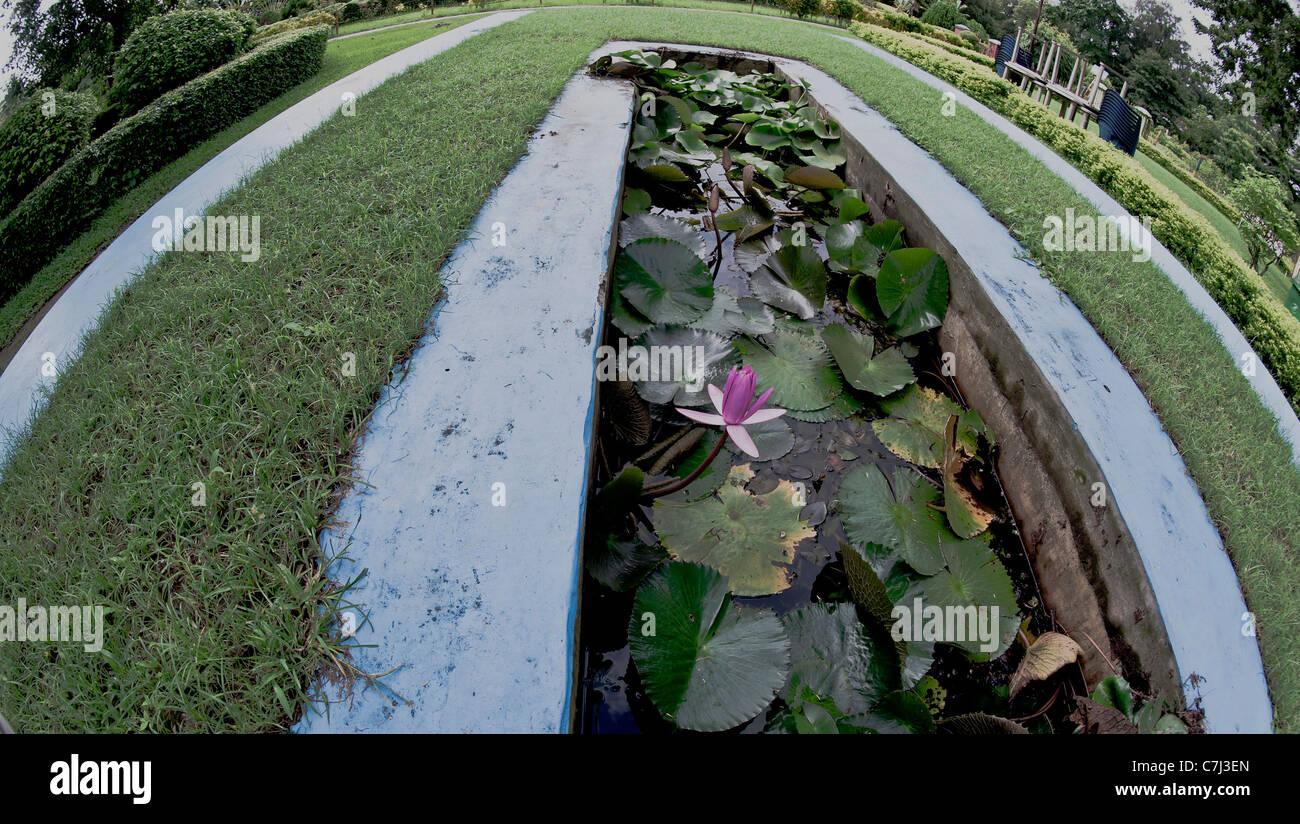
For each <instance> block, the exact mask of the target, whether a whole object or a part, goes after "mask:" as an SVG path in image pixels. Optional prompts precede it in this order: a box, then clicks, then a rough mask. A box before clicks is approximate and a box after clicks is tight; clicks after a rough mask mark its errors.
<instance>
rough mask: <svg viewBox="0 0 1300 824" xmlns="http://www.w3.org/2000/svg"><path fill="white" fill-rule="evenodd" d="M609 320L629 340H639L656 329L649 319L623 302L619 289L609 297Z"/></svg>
mask: <svg viewBox="0 0 1300 824" xmlns="http://www.w3.org/2000/svg"><path fill="white" fill-rule="evenodd" d="M609 319H610V322H611V323H613V324H614V326H616V327H618V330H619V331H620V332H622V333H623V334H624V335H627V336H628V337H629V338H639V337H641V336H642V335H644V334H645V333H646V332H649V331H650V330H651V329H653V328H654V327H655V325H654V323H653V322H652V321H651V320H650V319H649V318H647V317H646V316H645V315H643V314H641V313H640V312H638V311H637V310H636V309H635V308H633V307H632V306H631V304H629V303H628V302H627V301H625V300H623V296H622V295H620V294H619V292H618V290H617V289H615V290H614V292H613V294H611V295H610V296H609Z"/></svg>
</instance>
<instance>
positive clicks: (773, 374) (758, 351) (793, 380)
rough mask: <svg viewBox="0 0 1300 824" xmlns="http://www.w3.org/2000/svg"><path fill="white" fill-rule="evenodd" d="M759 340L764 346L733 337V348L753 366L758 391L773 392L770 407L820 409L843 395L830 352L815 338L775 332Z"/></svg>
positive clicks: (802, 334) (748, 339)
mask: <svg viewBox="0 0 1300 824" xmlns="http://www.w3.org/2000/svg"><path fill="white" fill-rule="evenodd" d="M763 340H764V341H766V343H767V345H766V346H763V345H761V344H759V343H758V342H757V341H755V340H754V339H753V338H737V339H736V341H735V346H736V348H737V349H738V350H740V356H741V358H742V359H743V361H744V363H745V364H746V365H747V366H751V367H753V369H754V373H755V375H756V376H757V378H758V390H759V391H760V392H763V391H766V390H767V389H769V388H771V389H772V390H773V392H772V398H771V401H770V403H771V404H772V405H774V406H780V407H783V408H785V409H796V410H798V409H807V410H811V409H821V408H823V407H825V406H827V405H828V404H830V403H831V402H832V401H834V400H835V399H836V398H837V397H839V395H840V393H841V392H843V390H844V387H843V384H841V383H840V377H839V374H838V373H837V372H836V371H835V367H833V366H831V356H830V353H829V352H827V351H826V347H825V346H824V345H822V342H821V340H820V339H819V338H818V337H817V336H815V335H810V334H804V333H801V332H791V331H787V330H785V329H777V330H776V331H775V332H773V333H772V334H770V335H764V336H763Z"/></svg>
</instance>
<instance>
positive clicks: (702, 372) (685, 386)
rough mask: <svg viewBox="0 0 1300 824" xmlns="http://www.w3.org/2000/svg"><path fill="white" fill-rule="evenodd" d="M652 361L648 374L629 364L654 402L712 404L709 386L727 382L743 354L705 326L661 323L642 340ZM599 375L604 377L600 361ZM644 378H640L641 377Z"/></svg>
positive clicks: (639, 390) (639, 386)
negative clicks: (637, 371) (701, 327)
mask: <svg viewBox="0 0 1300 824" xmlns="http://www.w3.org/2000/svg"><path fill="white" fill-rule="evenodd" d="M639 343H640V345H641V346H642V347H643V348H642V349H641V350H639V351H638V354H640V353H644V354H645V357H646V360H647V361H648V364H647V365H646V367H645V370H646V373H645V375H644V376H643V377H642V376H638V374H637V373H636V372H634V371H633V368H632V365H631V364H629V368H628V371H629V376H628V377H629V378H631V379H633V380H634V381H635V383H636V391H637V394H639V395H640V396H641V397H643V398H645V399H646V400H647V401H649V402H650V403H663V404H673V405H674V406H704V405H705V404H708V403H709V402H710V401H709V394H708V385H709V384H710V383H716V384H718V385H719V386H722V385H725V384H726V382H727V374H728V373H729V372H730V371H731V367H733V366H739V365H740V356H739V355H738V354H737V353H736V350H735V348H733V347H732V345H731V343H730V341H728V340H727V339H726V338H724V337H722V336H721V335H715V334H714V333H712V332H706V331H704V330H703V329H691V328H688V327H685V326H660V327H656V328H654V329H651V330H650V331H649V332H647V333H646V335H645V337H644V338H643V339H642V340H641V341H640V342H639ZM596 376H597V378H600V377H601V369H600V366H599V364H598V365H597V370H596ZM638 377H640V379H638Z"/></svg>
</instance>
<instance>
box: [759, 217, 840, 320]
mask: <svg viewBox="0 0 1300 824" xmlns="http://www.w3.org/2000/svg"><path fill="white" fill-rule="evenodd" d="M783 234H785V233H783ZM763 265H764V266H766V267H767V268H768V269H769V270H771V272H772V274H774V275H776V277H777V278H778V279H779V280H780V281H781V282H782V283H784V284H785V285H786V286H789V287H790V288H791V289H794V290H795V291H796V292H798V293H799V294H801V295H803V296H804V297H805V298H807V299H808V304H809V305H810V306H812V307H813V309H820V308H821V307H822V305H823V304H824V303H826V264H825V263H823V262H822V258H821V255H819V254H817V250H816V249H814V248H813V246H812V244H811V243H804V244H802V245H799V244H795V243H793V242H790V241H789V240H785V243H784V245H783V246H781V248H780V249H778V250H777V251H776V252H775V253H773V254H772V255H771V256H770V257H768V259H767V260H766V261H765V262H764V264H763Z"/></svg>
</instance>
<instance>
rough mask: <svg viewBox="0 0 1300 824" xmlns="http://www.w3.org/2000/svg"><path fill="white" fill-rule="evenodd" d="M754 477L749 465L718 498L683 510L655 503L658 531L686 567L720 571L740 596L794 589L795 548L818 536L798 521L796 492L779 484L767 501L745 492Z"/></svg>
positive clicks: (730, 476) (736, 471)
mask: <svg viewBox="0 0 1300 824" xmlns="http://www.w3.org/2000/svg"><path fill="white" fill-rule="evenodd" d="M753 477H754V471H753V470H752V469H750V467H749V465H748V464H740V465H738V466H733V467H732V468H731V470H730V472H728V473H727V480H726V481H725V482H724V483H723V484H722V487H721V489H719V490H718V495H717V497H715V498H705V499H704V500H702V501H699V502H697V503H693V504H679V503H675V502H670V501H667V500H665V499H663V498H660V499H659V500H657V501H655V505H654V511H653V514H652V517H653V519H654V524H655V531H656V532H658V533H659V539H660V541H662V542H663V545H664V547H665V548H667V550H668V551H669V552H670V553H672V554H673V555H674V556H675V557H676V558H678V559H680V560H683V561H694V562H697V563H702V564H706V565H708V566H711V567H713V568H714V569H717V570H718V571H719V572H721V573H723V574H724V575H726V576H727V578H728V580H730V581H731V587H732V591H733V592H735V593H736V594H737V595H771V594H773V593H775V592H780V591H781V590H784V589H786V588H787V587H789V586H790V576H791V573H792V570H791V569H790V566H789V564H790V563H792V562H793V561H794V554H795V551H794V548H795V545H796V544H798V543H799V542H800V541H802V540H804V539H805V538H814V537H816V535H817V532H816V530H814V529H811V528H810V527H808V526H807V525H806V524H804V523H803V522H802V521H800V520H799V512H800V510H801V509H802V508H803V504H802V503H800V498H799V496H798V495H796V494H795V493H796V489H795V487H794V485H793V484H791V483H790V482H789V481H781V482H780V483H778V484H777V486H776V488H775V489H774V490H772V491H771V492H768V493H766V494H764V495H752V494H750V493H749V492H747V491H746V490H745V484H747V483H748V482H749V481H750V480H751V479H753Z"/></svg>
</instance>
